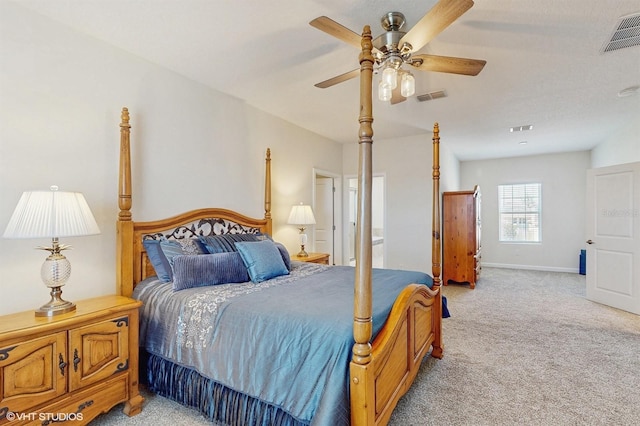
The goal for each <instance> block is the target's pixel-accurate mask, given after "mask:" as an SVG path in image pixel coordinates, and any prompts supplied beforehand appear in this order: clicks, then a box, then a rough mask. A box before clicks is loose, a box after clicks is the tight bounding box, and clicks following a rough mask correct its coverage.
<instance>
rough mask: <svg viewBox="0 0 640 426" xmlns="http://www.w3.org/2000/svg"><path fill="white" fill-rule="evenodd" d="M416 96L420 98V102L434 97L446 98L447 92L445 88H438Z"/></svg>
mask: <svg viewBox="0 0 640 426" xmlns="http://www.w3.org/2000/svg"><path fill="white" fill-rule="evenodd" d="M416 97H417V98H418V102H424V101H432V100H434V99H440V98H446V97H447V92H445V91H444V90H436V91H435V92H429V93H425V94H424V95H418V96H416Z"/></svg>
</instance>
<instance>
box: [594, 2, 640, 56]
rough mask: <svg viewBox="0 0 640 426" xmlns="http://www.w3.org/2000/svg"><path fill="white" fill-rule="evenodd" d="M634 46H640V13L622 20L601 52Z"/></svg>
mask: <svg viewBox="0 0 640 426" xmlns="http://www.w3.org/2000/svg"><path fill="white" fill-rule="evenodd" d="M633 46H640V12H638V13H634V14H632V15H627V16H623V17H622V18H620V19H619V20H618V23H617V24H616V27H615V30H614V31H613V34H611V37H610V38H609V40H607V42H606V43H605V44H604V46H602V49H601V50H600V52H601V53H605V52H611V51H614V50H619V49H624V48H627V47H633Z"/></svg>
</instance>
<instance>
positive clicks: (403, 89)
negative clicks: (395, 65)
mask: <svg viewBox="0 0 640 426" xmlns="http://www.w3.org/2000/svg"><path fill="white" fill-rule="evenodd" d="M415 92H416V80H415V78H413V74H411V73H410V72H403V73H402V79H401V80H400V93H401V94H402V96H404V97H405V98H408V97H409V96H411V95H413V94H414V93H415Z"/></svg>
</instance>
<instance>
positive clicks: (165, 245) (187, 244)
mask: <svg viewBox="0 0 640 426" xmlns="http://www.w3.org/2000/svg"><path fill="white" fill-rule="evenodd" d="M160 248H161V249H162V253H164V255H165V256H166V258H167V260H168V261H169V265H171V268H172V269H173V258H174V257H176V256H180V255H197V254H206V253H207V251H206V249H205V248H204V246H203V245H202V243H201V242H200V241H199V240H198V239H197V238H184V239H181V240H163V241H160Z"/></svg>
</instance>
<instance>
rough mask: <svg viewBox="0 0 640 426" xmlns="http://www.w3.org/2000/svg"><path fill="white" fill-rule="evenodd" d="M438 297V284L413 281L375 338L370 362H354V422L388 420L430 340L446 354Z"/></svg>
mask: <svg viewBox="0 0 640 426" xmlns="http://www.w3.org/2000/svg"><path fill="white" fill-rule="evenodd" d="M439 303H442V302H441V296H440V288H439V287H437V289H436V290H431V289H429V288H428V287H426V286H424V285H418V284H412V285H410V286H408V287H406V288H405V289H404V290H403V291H402V293H400V296H399V297H398V299H397V300H396V302H395V304H394V305H393V309H392V310H391V313H390V314H389V318H388V319H387V322H386V324H385V326H384V328H383V329H382V330H381V331H380V333H379V334H378V336H377V337H376V339H375V340H374V342H373V344H372V350H371V362H369V363H368V364H365V365H362V364H356V363H353V362H352V363H351V365H350V371H351V383H350V393H351V409H352V419H351V420H352V424H353V425H384V424H386V423H387V422H388V421H389V417H390V416H391V413H392V412H393V409H394V408H395V406H396V404H397V403H398V400H399V399H400V397H402V395H404V394H405V393H406V392H407V390H409V388H410V387H411V383H413V379H414V378H415V376H416V374H417V373H418V369H419V368H420V363H421V362H422V359H423V358H424V357H425V356H426V355H427V354H428V353H429V350H430V348H431V347H432V345H433V351H432V355H433V356H436V357H438V358H440V357H442V350H441V348H440V347H439V346H437V342H438V340H439V336H438V335H439V333H440V326H441V321H442V318H441V310H440V309H438V307H439V306H441V305H439Z"/></svg>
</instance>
